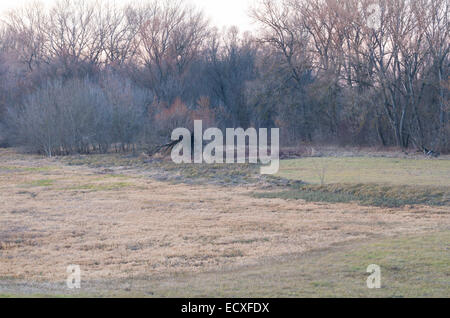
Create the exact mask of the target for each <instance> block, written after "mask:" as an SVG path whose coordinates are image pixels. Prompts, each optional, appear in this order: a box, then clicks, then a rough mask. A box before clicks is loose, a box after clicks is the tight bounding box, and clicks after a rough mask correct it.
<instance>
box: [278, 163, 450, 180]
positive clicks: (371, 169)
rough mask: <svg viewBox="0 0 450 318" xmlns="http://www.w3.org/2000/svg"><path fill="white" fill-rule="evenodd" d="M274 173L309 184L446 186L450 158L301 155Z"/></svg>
mask: <svg viewBox="0 0 450 318" xmlns="http://www.w3.org/2000/svg"><path fill="white" fill-rule="evenodd" d="M277 176H279V177H282V178H287V179H293V180H302V181H304V182H307V183H310V184H321V178H322V176H323V178H324V182H325V183H326V184H333V183H339V184H344V183H345V184H367V183H376V184H390V185H416V186H419V185H420V186H446V187H450V160H431V159H430V160H416V159H401V158H371V157H357V158H344V157H342V158H303V159H295V160H283V161H281V165H280V171H279V173H278V174H277Z"/></svg>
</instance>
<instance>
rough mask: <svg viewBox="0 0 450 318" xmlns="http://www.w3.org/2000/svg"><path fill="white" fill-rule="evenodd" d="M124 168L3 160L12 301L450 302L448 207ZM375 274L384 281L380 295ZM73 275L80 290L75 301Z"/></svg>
mask: <svg viewBox="0 0 450 318" xmlns="http://www.w3.org/2000/svg"><path fill="white" fill-rule="evenodd" d="M93 158H97V159H98V161H97V162H94V160H95V159H93ZM115 158H116V157H114V156H113V155H110V156H109V155H108V156H99V157H95V156H92V157H76V158H65V159H53V158H51V159H48V158H42V157H37V156H31V155H21V154H18V153H17V152H15V151H14V150H4V149H3V150H0V295H1V296H4V297H8V296H41V295H49V296H130V297H131V296H332V297H333V296H350V297H351V296H369V297H370V296H373V297H377V296H447V297H449V296H450V271H449V266H450V257H449V255H450V253H449V248H450V246H449V244H448V242H450V237H449V230H450V209H449V206H448V205H443V206H442V205H441V206H439V205H436V206H424V205H421V206H418V205H414V206H413V205H406V206H401V207H393V208H386V207H377V206H367V205H366V206H362V205H359V204H358V203H355V202H346V203H327V202H307V201H304V200H300V199H286V198H277V197H273V198H263V197H255V196H254V195H253V194H254V193H255V192H263V193H264V192H267V191H272V190H273V189H272V190H268V189H267V187H266V186H263V185H261V184H260V183H241V184H237V185H220V184H215V183H195V182H186V181H189V178H187V179H183V180H181V182H175V181H176V180H179V179H180V178H179V176H177V178H175V179H173V180H172V179H169V180H165V181H164V180H162V179H164V178H155V177H154V176H155V172H154V171H153V170H151V169H150V168H149V167H147V168H146V166H145V165H141V164H133V163H139V162H142V160H143V159H140V158H136V159H132V161H133V162H128V163H126V164H124V163H122V162H117V163H116V164H111V162H114V160H115ZM107 163H109V164H107ZM340 164H343V163H342V162H341V163H340ZM149 165H150V166H151V165H152V163H149ZM440 165H443V168H442V167H441V166H440ZM436 166H437V167H438V169H443V170H442V171H444V173H448V161H445V162H444V163H439V164H436ZM284 167H285V168H283V169H282V170H281V173H282V174H286V173H287V172H288V170H289V169H293V168H292V163H291V162H290V163H289V164H288V166H284ZM433 167H434V166H433ZM439 167H440V168H439ZM154 169H156V170H157V169H159V168H158V167H157V168H154ZM446 169H447V170H446ZM156 170H155V171H156ZM442 171H441V172H436V176H437V177H438V178H439V180H441V181H439V182H441V183H442V184H443V185H444V186H448V180H449V178H448V177H449V175H448V174H447V176H445V175H444V176H442ZM446 171H447V172H446ZM296 173H298V172H296ZM363 174H364V172H362V173H361V174H360V175H363ZM297 176H298V175H297ZM383 178H386V177H385V176H383ZM420 178H421V179H420V180H423V179H424V178H422V175H421V176H420ZM174 180H175V181H174ZM361 181H362V180H361ZM410 182H414V179H411V180H410ZM421 183H423V184H426V183H427V181H421ZM374 263H375V264H380V266H382V269H384V270H385V272H383V273H384V275H385V276H383V277H386V279H387V281H386V284H385V285H384V287H383V288H382V289H381V290H379V291H373V292H372V293H370V292H371V291H370V290H368V289H367V288H366V287H365V281H366V278H367V275H368V274H366V273H365V269H366V267H367V266H368V265H369V264H374ZM70 264H77V265H80V267H81V270H82V288H81V289H80V290H76V291H71V290H68V289H67V288H65V280H66V277H67V273H66V267H67V266H68V265H70Z"/></svg>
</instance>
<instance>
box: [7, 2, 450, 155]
mask: <svg viewBox="0 0 450 318" xmlns="http://www.w3.org/2000/svg"><path fill="white" fill-rule="evenodd" d="M251 15H252V18H253V19H254V20H255V21H256V22H257V24H258V26H259V28H258V31H257V32H255V33H254V34H250V33H244V34H242V33H240V32H239V31H238V28H236V27H231V28H229V29H227V30H220V31H219V30H217V29H216V28H214V27H213V26H212V25H213V24H212V23H211V21H208V19H207V18H206V17H205V15H204V13H203V12H201V11H199V10H198V9H196V8H195V7H191V6H189V5H187V4H186V3H184V2H183V1H171V0H161V1H145V2H140V3H139V4H134V3H133V4H128V5H124V6H119V5H116V4H114V3H113V2H111V1H88V0H85V1H83V0H60V1H58V2H56V3H55V4H54V5H53V6H51V7H44V6H43V5H40V4H38V3H34V4H32V5H30V6H27V7H24V8H21V9H17V10H14V11H10V12H7V13H6V14H4V15H3V17H2V19H1V25H0V116H1V117H0V143H2V144H4V145H10V146H23V147H25V148H26V149H28V150H30V151H33V152H38V153H43V154H46V155H63V154H71V153H90V152H106V151H110V150H117V151H119V150H120V151H127V150H131V149H135V147H150V146H151V145H153V144H157V143H161V141H166V140H167V139H168V138H169V136H170V132H171V130H172V129H174V128H176V127H180V126H183V127H189V126H190V125H191V124H192V120H193V119H203V121H204V126H217V127H221V128H225V127H243V128H247V127H250V126H253V127H256V128H258V127H267V128H271V127H280V133H281V143H282V144H283V145H297V144H299V143H305V142H306V143H333V144H339V145H366V146H374V145H383V146H398V147H402V148H409V147H415V148H418V149H420V150H423V149H425V148H426V149H433V150H435V151H441V152H445V151H449V150H450V138H449V136H450V124H449V120H448V113H449V98H448V96H449V95H448V94H449V89H450V81H449V44H450V41H449V24H448V17H449V3H448V1H447V0H393V1H390V0H387V1H383V0H372V1H359V0H358V1H357V0H290V1H281V0H280V1H269V0H262V1H260V2H259V4H258V5H257V6H256V7H254V8H253V9H252V10H251Z"/></svg>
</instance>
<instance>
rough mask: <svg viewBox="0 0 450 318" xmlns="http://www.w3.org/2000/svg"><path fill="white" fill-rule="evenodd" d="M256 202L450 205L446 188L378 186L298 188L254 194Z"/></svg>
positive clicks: (390, 205)
mask: <svg viewBox="0 0 450 318" xmlns="http://www.w3.org/2000/svg"><path fill="white" fill-rule="evenodd" d="M253 196H254V197H257V198H282V199H286V200H299V199H301V200H305V201H308V202H328V203H348V202H358V203H359V204H362V205H369V206H380V207H400V206H404V205H429V206H446V205H450V189H449V188H448V187H426V186H396V185H378V184H331V185H323V186H321V185H302V186H300V187H298V188H292V187H291V188H290V189H288V190H285V191H274V192H257V193H254V194H253Z"/></svg>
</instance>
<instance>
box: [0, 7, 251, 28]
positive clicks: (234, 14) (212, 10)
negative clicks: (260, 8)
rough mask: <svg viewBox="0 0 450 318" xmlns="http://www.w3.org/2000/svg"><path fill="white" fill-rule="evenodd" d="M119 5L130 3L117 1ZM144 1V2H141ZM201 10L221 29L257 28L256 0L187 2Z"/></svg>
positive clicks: (0, 9) (0, 8)
mask: <svg viewBox="0 0 450 318" xmlns="http://www.w3.org/2000/svg"><path fill="white" fill-rule="evenodd" d="M53 1H54V0H41V1H40V2H43V3H46V4H50V3H52V2H53ZM116 1H117V3H121V2H128V1H126V0H116ZM141 1H142V0H141ZM185 1H186V2H188V3H192V4H194V5H196V6H197V7H199V8H202V9H203V10H204V12H205V14H206V15H207V16H208V17H209V18H210V19H211V22H212V24H213V25H216V26H217V27H219V28H222V27H224V26H232V25H236V26H238V27H239V30H241V31H248V30H253V29H254V28H255V27H254V25H252V23H251V19H250V18H249V17H248V14H247V13H248V8H249V6H250V5H251V4H253V3H254V2H255V0H185ZM29 2H33V0H6V1H5V0H0V11H3V10H7V9H10V8H14V7H17V6H21V5H24V4H26V3H29Z"/></svg>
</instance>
